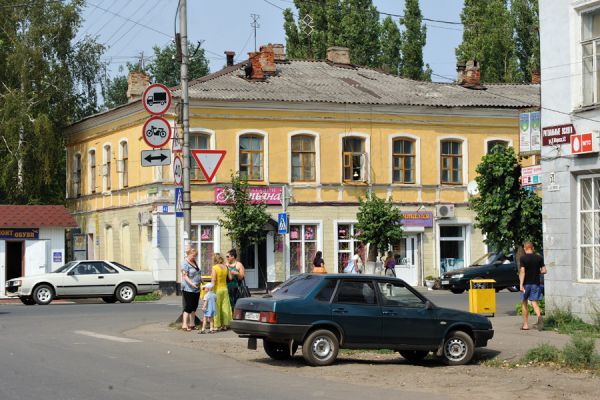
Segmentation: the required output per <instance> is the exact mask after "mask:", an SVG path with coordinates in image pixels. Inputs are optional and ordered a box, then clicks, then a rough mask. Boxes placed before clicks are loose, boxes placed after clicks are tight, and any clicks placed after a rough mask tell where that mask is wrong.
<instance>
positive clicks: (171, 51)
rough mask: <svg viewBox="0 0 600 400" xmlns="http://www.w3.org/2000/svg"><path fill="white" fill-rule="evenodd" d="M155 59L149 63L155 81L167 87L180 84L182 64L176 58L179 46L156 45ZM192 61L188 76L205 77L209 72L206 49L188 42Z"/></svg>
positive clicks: (189, 65) (149, 69)
mask: <svg viewBox="0 0 600 400" xmlns="http://www.w3.org/2000/svg"><path fill="white" fill-rule="evenodd" d="M153 50H154V60H153V61H152V62H151V63H150V64H149V65H148V71H149V72H150V76H151V78H152V81H153V82H156V83H162V84H163V85H165V86H167V87H173V86H177V85H179V82H180V79H179V78H180V74H181V65H180V64H179V62H178V61H177V59H176V53H177V48H176V46H175V44H173V43H171V44H168V45H166V46H165V47H162V48H161V47H159V46H154V47H153ZM188 54H189V55H190V62H189V64H188V78H189V79H190V80H192V79H197V78H200V77H203V76H205V75H207V74H208V73H209V69H208V60H207V59H206V56H205V55H204V49H203V48H201V47H198V48H196V47H195V46H194V45H193V44H188Z"/></svg>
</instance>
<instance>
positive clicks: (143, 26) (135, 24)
mask: <svg viewBox="0 0 600 400" xmlns="http://www.w3.org/2000/svg"><path fill="white" fill-rule="evenodd" d="M177 2H178V0H87V1H86V3H87V4H86V7H85V8H84V10H83V18H84V22H83V24H82V26H81V29H80V31H79V33H78V36H77V37H78V38H79V37H83V36H84V35H91V36H94V37H97V40H98V42H99V43H102V44H104V45H105V46H106V47H107V51H106V52H105V54H104V56H103V60H105V61H107V62H108V63H109V75H110V76H111V77H112V76H115V75H118V74H119V66H121V65H124V64H125V63H126V62H132V63H133V62H137V61H139V59H140V57H141V54H142V53H143V54H144V57H145V58H147V57H150V56H152V54H153V52H152V47H153V46H155V45H159V46H161V47H162V46H164V45H166V44H167V43H169V41H171V40H173V37H174V20H175V11H176V9H177ZM374 4H375V6H376V7H377V9H378V10H379V11H380V12H386V13H391V14H403V11H404V1H403V0H374ZM420 5H421V11H422V13H423V16H424V17H425V18H430V19H437V20H445V21H455V22H460V11H461V9H462V5H463V0H420ZM287 7H292V8H293V2H292V0H217V1H215V0H188V38H189V39H188V40H189V41H191V42H193V43H196V42H198V41H202V47H203V48H204V49H205V52H206V53H205V54H206V56H207V58H208V59H209V62H210V64H209V66H210V69H211V71H213V72H214V71H217V70H219V69H221V68H222V67H223V65H224V64H225V56H224V54H223V52H224V51H227V50H232V51H235V52H236V61H240V60H244V59H246V58H247V57H248V52H250V51H253V50H254V32H253V28H252V27H251V22H252V18H251V14H258V15H259V16H260V17H259V19H258V24H259V25H260V26H259V28H258V29H257V32H256V36H257V39H256V41H257V44H258V46H260V45H261V44H266V43H283V44H285V32H284V30H283V11H282V10H281V9H284V8H287ZM384 17H385V15H384V16H382V18H384ZM426 25H427V45H426V46H425V49H424V52H423V53H424V54H423V55H424V60H425V62H426V63H428V64H429V65H430V66H431V68H432V69H433V73H434V74H435V75H434V76H433V77H432V78H433V80H434V81H441V82H447V81H448V79H444V78H442V77H448V78H451V79H454V77H455V76H456V69H455V66H456V59H455V53H454V50H455V48H456V47H457V46H458V44H459V43H460V41H461V38H462V27H461V26H460V25H448V24H442V23H435V22H426Z"/></svg>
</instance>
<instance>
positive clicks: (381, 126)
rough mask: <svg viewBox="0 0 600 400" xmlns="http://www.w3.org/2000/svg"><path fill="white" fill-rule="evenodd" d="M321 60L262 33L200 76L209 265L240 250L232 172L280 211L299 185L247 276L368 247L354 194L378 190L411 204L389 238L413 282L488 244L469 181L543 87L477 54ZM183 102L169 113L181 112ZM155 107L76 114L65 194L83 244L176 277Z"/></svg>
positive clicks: (202, 208) (196, 84)
mask: <svg viewBox="0 0 600 400" xmlns="http://www.w3.org/2000/svg"><path fill="white" fill-rule="evenodd" d="M327 58H328V59H327V60H321V61H306V60H288V59H286V57H285V54H284V53H283V46H281V45H273V46H271V45H269V46H263V47H262V48H261V52H259V53H251V54H250V59H249V61H248V62H243V63H239V64H235V65H231V64H230V65H228V66H226V67H225V68H224V69H222V70H221V71H219V72H216V73H213V74H211V75H208V76H206V77H203V78H201V79H198V80H196V81H193V82H191V83H190V88H189V93H190V132H191V136H190V148H191V149H219V150H226V151H227V154H226V156H225V158H224V161H223V162H222V164H221V166H220V168H219V170H218V172H217V174H216V177H215V179H214V181H213V182H212V183H210V184H209V183H207V182H206V181H205V180H204V178H203V176H202V174H201V172H200V170H199V169H198V168H197V166H196V165H195V164H194V166H195V167H196V168H194V169H193V170H192V172H191V176H192V189H191V190H192V193H191V198H192V224H193V233H192V238H191V239H192V240H193V242H195V243H197V245H198V248H199V251H200V259H201V264H202V267H203V268H205V270H207V269H208V268H210V264H211V262H210V260H211V256H212V253H213V252H225V251H227V250H229V248H230V241H229V240H228V238H227V232H225V231H224V230H223V229H221V227H220V226H219V224H218V222H217V218H218V216H219V206H220V205H222V203H224V202H226V192H225V191H223V187H225V186H226V185H227V183H228V181H229V180H230V175H231V174H232V173H235V172H239V173H240V174H241V175H243V176H244V177H247V178H248V181H249V182H250V184H251V186H252V188H253V189H252V190H253V193H254V196H256V197H257V198H258V197H262V198H265V199H266V201H267V203H268V204H269V205H268V211H269V212H270V213H271V214H272V215H273V219H274V220H275V219H276V214H277V212H280V211H281V208H282V207H281V205H280V204H279V199H280V196H281V193H282V188H285V192H286V193H288V195H289V197H290V199H289V206H288V208H287V210H288V212H289V218H290V233H289V234H288V235H286V236H280V235H277V234H276V230H275V228H273V227H271V226H267V227H265V237H266V240H265V241H264V242H263V243H262V244H260V245H257V246H256V247H255V249H253V251H251V252H248V254H249V255H248V256H247V257H246V259H245V260H244V263H245V265H246V270H247V281H248V283H249V285H250V286H251V287H264V286H265V285H271V284H272V283H274V282H279V281H283V280H285V279H286V278H287V277H288V276H290V275H293V274H296V273H300V272H304V271H309V270H310V268H311V262H312V258H313V257H314V254H315V252H316V251H317V250H321V251H323V255H324V259H325V263H326V266H327V269H328V271H330V272H338V271H340V270H341V269H343V266H344V265H345V263H346V262H347V260H348V258H349V257H350V256H351V255H352V253H353V250H354V248H355V246H357V245H358V243H357V242H356V240H354V239H353V235H355V234H356V232H355V224H356V222H357V219H356V213H357V210H358V201H359V199H360V198H364V197H365V196H367V194H368V193H369V192H370V191H371V192H373V193H375V194H377V195H378V196H380V197H386V198H391V199H392V200H393V201H394V203H396V204H397V205H398V207H399V208H400V209H401V210H402V211H403V212H404V221H403V223H404V231H405V237H404V238H403V239H402V240H401V241H400V242H398V243H393V244H391V247H392V249H393V251H394V254H395V257H396V260H397V269H396V270H397V272H398V274H399V275H400V276H401V277H403V278H404V279H406V280H407V281H409V282H410V283H413V284H419V283H420V282H422V280H423V277H424V276H426V275H439V274H440V273H443V272H445V271H446V270H449V269H454V268H459V267H462V266H467V265H469V263H470V261H472V260H474V259H475V258H477V257H479V256H481V255H482V254H484V252H485V251H486V248H485V245H484V243H483V238H482V235H481V233H480V232H479V231H478V230H477V229H475V228H474V226H473V223H474V218H473V213H472V212H471V211H469V210H468V209H467V202H468V196H469V194H468V193H467V185H468V183H469V182H471V181H473V180H474V178H475V168H476V166H477V164H478V163H479V161H480V159H481V157H482V156H483V155H484V154H486V152H488V151H489V150H490V149H491V148H492V147H493V146H494V145H496V144H498V143H501V144H504V145H506V146H513V145H516V144H517V141H518V132H519V127H518V126H519V120H518V116H519V110H521V109H524V108H530V107H535V106H537V105H538V97H539V86H537V85H486V86H482V85H481V84H480V83H479V81H478V78H479V70H478V66H477V64H476V63H468V65H467V67H466V71H465V70H464V66H463V68H461V71H462V73H463V75H464V82H463V85H460V84H441V83H431V82H420V81H412V80H408V79H403V78H399V77H397V76H394V75H390V74H388V73H385V72H383V71H379V70H374V69H371V68H365V67H361V66H356V65H352V64H350V61H349V59H350V57H349V51H348V49H343V48H332V49H330V51H329V52H328V57H327ZM132 78H133V79H131V81H130V93H131V94H137V95H138V96H139V95H140V94H141V91H142V90H143V87H144V86H145V84H146V82H144V81H143V80H142V87H141V88H136V82H135V79H138V80H139V77H138V76H134V77H132ZM179 94H180V92H179V90H178V89H177V88H175V90H174V95H175V97H178V96H179ZM175 112H176V107H175V106H173V107H172V110H171V113H170V114H168V115H167V117H168V118H169V119H170V120H172V121H173V124H174V123H175V122H174V121H175V120H176V114H175ZM147 117H148V115H147V113H146V112H145V111H144V108H143V106H142V103H141V101H140V99H139V98H138V99H134V100H132V101H130V102H129V103H128V104H126V105H123V106H120V107H117V108H116V109H113V110H110V111H107V112H104V113H101V114H97V115H94V116H91V117H88V118H86V119H84V120H82V121H80V122H78V123H76V124H74V125H73V126H71V127H70V129H69V130H68V132H67V135H66V141H67V157H68V160H69V161H68V176H67V185H68V190H67V193H68V204H69V207H70V209H71V210H72V211H73V213H74V214H75V217H76V219H77V220H78V221H79V224H80V227H81V232H82V234H83V235H86V238H87V245H88V247H87V249H88V257H89V258H92V257H96V258H110V259H116V260H118V261H119V262H122V263H124V264H126V265H130V266H132V267H134V268H143V269H149V270H152V271H154V272H155V274H156V277H157V279H159V280H160V281H162V282H165V283H166V282H175V281H176V280H177V279H178V278H177V268H176V266H177V265H178V263H179V262H180V261H181V253H182V249H183V244H182V243H183V240H182V237H183V230H182V222H181V221H180V220H178V219H176V218H175V216H174V213H173V188H174V183H173V178H172V168H171V167H170V166H167V167H150V168H145V167H141V165H140V152H141V150H144V149H146V146H145V144H144V141H143V140H142V125H143V123H144V121H145V120H146V119H147ZM192 162H193V161H192ZM165 206H167V207H165Z"/></svg>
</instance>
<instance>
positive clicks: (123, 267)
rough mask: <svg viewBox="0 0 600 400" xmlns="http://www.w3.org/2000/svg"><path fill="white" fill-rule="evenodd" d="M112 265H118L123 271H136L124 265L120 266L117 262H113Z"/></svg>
mask: <svg viewBox="0 0 600 400" xmlns="http://www.w3.org/2000/svg"><path fill="white" fill-rule="evenodd" d="M110 263H111V264H114V265H116V266H117V267H119V268H121V269H122V270H123V271H134V270H133V269H131V268H129V267H126V266H124V265H123V264H119V263H118V262H116V261H111V262H110Z"/></svg>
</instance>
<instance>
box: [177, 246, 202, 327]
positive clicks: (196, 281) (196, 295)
mask: <svg viewBox="0 0 600 400" xmlns="http://www.w3.org/2000/svg"><path fill="white" fill-rule="evenodd" d="M185 254H186V258H185V261H184V262H183V266H182V267H181V277H182V279H181V293H182V295H183V304H184V305H183V317H182V319H181V330H182V331H191V330H193V329H196V326H195V325H196V309H197V308H198V302H199V301H200V268H199V267H198V264H196V257H197V256H198V250H196V248H194V247H190V248H188V249H187V250H186V252H185Z"/></svg>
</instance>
